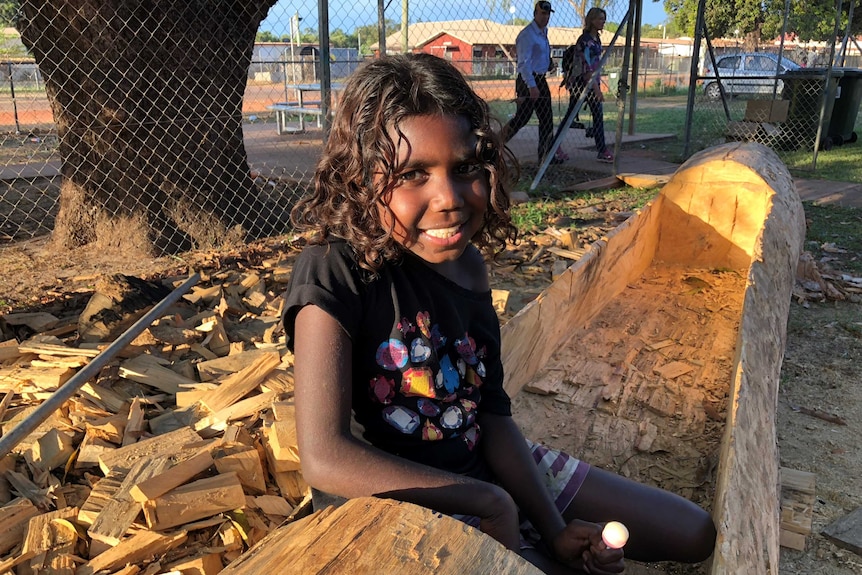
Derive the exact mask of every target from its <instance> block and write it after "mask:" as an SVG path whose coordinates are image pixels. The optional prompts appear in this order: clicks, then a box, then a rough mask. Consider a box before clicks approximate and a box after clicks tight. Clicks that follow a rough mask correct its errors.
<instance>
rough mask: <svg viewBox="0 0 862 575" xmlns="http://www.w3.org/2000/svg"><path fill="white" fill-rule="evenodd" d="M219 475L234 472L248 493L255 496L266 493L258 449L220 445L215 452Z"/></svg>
mask: <svg viewBox="0 0 862 575" xmlns="http://www.w3.org/2000/svg"><path fill="white" fill-rule="evenodd" d="M213 459H214V460H215V466H216V469H218V472H219V473H227V472H229V471H234V472H236V474H237V477H239V480H240V483H242V485H243V487H245V489H246V492H247V493H250V494H253V495H262V494H264V493H266V477H265V475H264V470H263V464H262V463H261V461H260V454H259V453H258V451H257V449H255V448H254V447H252V446H250V445H243V444H241V443H234V444H227V445H224V444H223V445H220V446H219V447H217V448H216V449H215V450H214V451H213Z"/></svg>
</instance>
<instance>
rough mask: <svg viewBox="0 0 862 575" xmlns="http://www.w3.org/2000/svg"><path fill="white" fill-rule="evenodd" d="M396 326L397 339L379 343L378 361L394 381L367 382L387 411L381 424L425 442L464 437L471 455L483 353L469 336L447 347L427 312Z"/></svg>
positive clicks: (382, 377) (379, 378)
mask: <svg viewBox="0 0 862 575" xmlns="http://www.w3.org/2000/svg"><path fill="white" fill-rule="evenodd" d="M395 327H396V331H393V335H394V336H395V337H391V338H390V339H387V340H385V341H384V342H383V343H381V344H380V345H379V346H378V347H377V351H376V357H375V359H376V362H377V365H379V366H380V367H381V368H382V369H384V370H386V371H387V372H391V373H392V377H390V376H389V374H384V373H381V374H377V375H375V376H374V377H372V378H371V380H370V382H369V395H370V397H371V399H372V401H374V402H376V403H378V404H380V405H382V406H385V407H383V408H382V409H381V412H380V413H381V416H382V417H383V420H384V421H386V422H387V423H388V424H389V425H391V426H392V427H393V428H394V429H396V430H398V431H399V432H400V433H403V434H406V435H418V436H419V437H421V439H422V440H423V441H438V440H443V439H451V438H455V437H462V438H463V440H464V442H465V445H466V446H467V448H468V449H471V450H472V449H473V447H474V445H475V442H476V439H477V437H478V435H479V432H478V426H477V425H476V421H475V420H476V407H477V403H476V401H473V399H477V398H478V397H479V395H478V393H477V387H478V386H480V385H481V383H482V379H481V375H484V372H485V367H484V365H483V364H482V361H481V358H482V357H484V355H485V348H484V347H482V348H480V349H479V350H478V351H477V345H476V342H475V341H474V340H473V338H471V337H470V336H469V334H468V333H466V332H464V333H463V334H462V335H461V336H459V337H457V338H456V339H453V340H452V343H451V344H449V345H448V347H447V342H448V341H449V338H447V337H446V336H445V335H444V334H443V332H442V329H441V327H440V325H439V324H434V323H432V318H431V315H430V314H429V313H428V312H419V313H417V314H416V322H415V324H412V323H411V322H410V321H409V320H408V319H407V318H406V317H402V318H401V319H400V320H399V321H398V322H397V324H396V326H395ZM399 336H400V337H399ZM396 374H397V375H396ZM399 376H400V381H399ZM468 397H472V398H473V399H468Z"/></svg>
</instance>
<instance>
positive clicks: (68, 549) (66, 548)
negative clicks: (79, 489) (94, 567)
mask: <svg viewBox="0 0 862 575" xmlns="http://www.w3.org/2000/svg"><path fill="white" fill-rule="evenodd" d="M77 514H78V510H77V509H76V508H74V507H68V508H66V509H59V510H57V511H51V512H49V513H43V514H41V515H37V516H35V517H33V518H32V519H30V521H29V523H28V524H27V532H26V535H25V537H24V544H23V546H22V548H21V552H22V553H23V554H25V555H26V554H28V553H31V552H35V555H34V556H33V558H32V559H31V560H30V565H29V566H30V568H31V571H29V572H30V573H39V572H43V570H44V572H48V573H52V574H56V575H75V568H76V566H77V563H76V562H75V560H74V559H75V557H74V556H75V546H76V544H77V541H78V532H77V530H76V529H75V526H74V525H73V524H72V523H71V522H70V520H72V519H74V518H75V516H76V515H77ZM25 566H26V564H24V565H22V567H21V568H19V569H18V571H19V573H26V572H28V571H27V570H26V569H23V570H22V568H23V567H25Z"/></svg>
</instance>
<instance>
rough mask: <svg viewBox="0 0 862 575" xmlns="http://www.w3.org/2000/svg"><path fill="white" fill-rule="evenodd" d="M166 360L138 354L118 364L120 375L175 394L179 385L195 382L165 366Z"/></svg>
mask: <svg viewBox="0 0 862 575" xmlns="http://www.w3.org/2000/svg"><path fill="white" fill-rule="evenodd" d="M165 363H170V362H167V361H165V360H163V359H159V358H157V357H155V356H153V355H149V354H144V353H142V354H140V355H138V356H135V357H133V358H131V359H129V360H127V361H125V362H123V364H122V365H121V366H120V377H124V378H126V379H131V380H132V381H137V382H138V383H143V384H145V385H149V386H150V387H154V388H156V389H159V390H161V391H164V392H165V393H170V394H176V393H177V391H179V389H180V386H181V385H194V384H196V383H197V382H196V381H195V380H193V379H189V378H187V377H184V376H182V375H180V374H178V373H177V372H175V371H173V370H172V369H170V368H168V367H165V365H164V364H165Z"/></svg>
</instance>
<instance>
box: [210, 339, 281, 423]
mask: <svg viewBox="0 0 862 575" xmlns="http://www.w3.org/2000/svg"><path fill="white" fill-rule="evenodd" d="M280 363H281V356H280V355H279V353H278V352H276V351H267V352H265V353H263V354H262V355H260V356H259V357H256V358H255V360H254V361H253V362H252V363H251V364H250V365H248V366H247V367H245V368H243V369H242V370H240V371H238V372H237V373H234V374H233V375H230V376H228V377H227V378H225V379H224V380H223V381H221V382H220V383H219V386H218V389H216V390H215V391H214V392H212V393H210V394H208V395H207V396H206V397H204V398H203V399H202V400H201V404H202V405H204V406H205V407H206V408H207V409H208V410H209V411H210V412H212V413H216V412H218V411H219V410H221V409H224V408H226V407H229V406H230V405H232V404H233V403H235V402H236V401H238V400H240V399H241V398H243V397H244V396H245V395H247V394H248V393H249V392H250V391H252V390H253V389H254V388H256V387H257V386H258V385H260V383H261V382H262V381H263V380H264V379H265V378H266V376H267V375H269V373H270V372H271V371H272V370H274V369H275V368H276V367H278V364H280Z"/></svg>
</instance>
